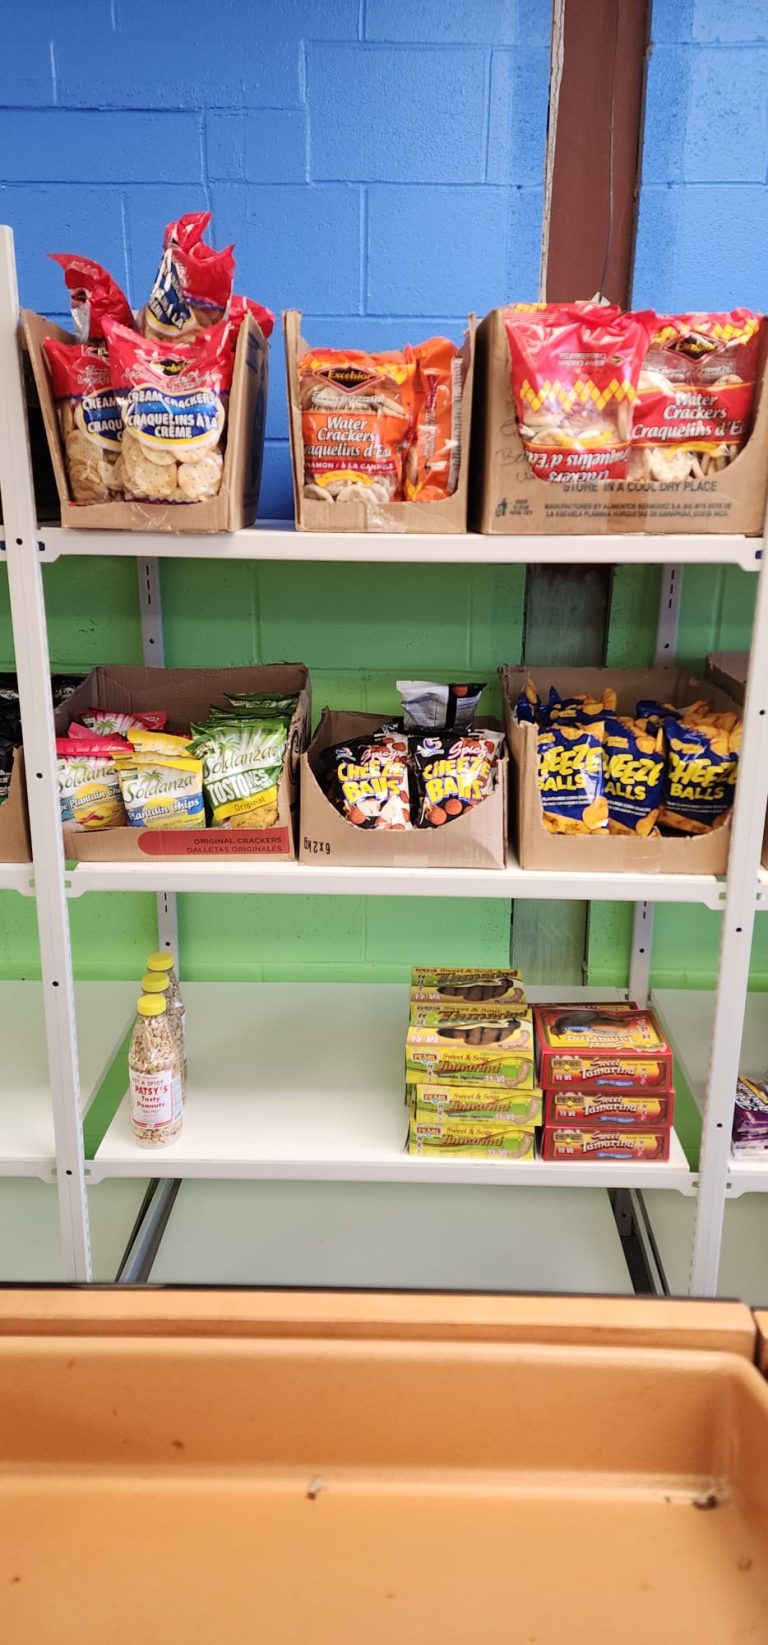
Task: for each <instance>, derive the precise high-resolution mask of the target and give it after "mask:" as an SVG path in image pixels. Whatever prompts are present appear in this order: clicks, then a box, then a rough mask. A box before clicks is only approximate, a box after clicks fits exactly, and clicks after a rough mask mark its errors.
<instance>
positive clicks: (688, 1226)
mask: <svg viewBox="0 0 768 1645" xmlns="http://www.w3.org/2000/svg"><path fill="white" fill-rule="evenodd" d="M643 1203H644V1205H645V1208H646V1211H647V1213H648V1216H649V1218H650V1222H651V1227H652V1229H653V1235H654V1239H655V1241H656V1247H657V1250H658V1252H659V1256H660V1258H661V1264H662V1267H663V1269H664V1273H665V1275H666V1279H667V1283H668V1285H669V1288H670V1291H671V1294H672V1295H673V1296H678V1297H683V1296H687V1294H688V1282H689V1275H690V1269H691V1250H692V1247H693V1226H694V1218H695V1215H696V1202H695V1200H692V1199H686V1198H685V1197H684V1196H683V1195H682V1194H666V1193H645V1194H644V1195H643ZM717 1295H718V1296H719V1297H728V1298H731V1299H733V1300H734V1301H740V1302H746V1303H748V1304H749V1306H750V1307H751V1308H758V1307H765V1305H766V1303H768V1200H765V1199H764V1198H763V1197H762V1196H761V1195H754V1194H748V1195H745V1196H744V1198H743V1199H729V1200H728V1201H727V1203H726V1207H725V1221H724V1224H723V1243H722V1249H721V1253H720V1271H719V1274H718V1280H717Z"/></svg>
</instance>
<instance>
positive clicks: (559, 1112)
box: [544, 1090, 675, 1131]
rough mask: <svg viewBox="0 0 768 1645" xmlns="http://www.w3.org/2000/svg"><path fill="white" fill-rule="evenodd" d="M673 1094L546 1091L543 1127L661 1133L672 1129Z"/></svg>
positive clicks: (657, 1092)
mask: <svg viewBox="0 0 768 1645" xmlns="http://www.w3.org/2000/svg"><path fill="white" fill-rule="evenodd" d="M674 1111H675V1093H674V1091H654V1092H652V1093H651V1092H649V1091H643V1092H641V1093H638V1092H635V1091H598V1092H590V1091H559V1090H555V1091H548V1092H547V1093H546V1096H545V1099H544V1124H545V1125H559V1126H568V1127H574V1126H575V1127H576V1128H577V1129H578V1130H580V1131H584V1130H591V1129H596V1130H602V1129H604V1128H605V1127H611V1126H618V1127H619V1129H620V1130H621V1131H627V1130H629V1129H630V1127H631V1129H632V1130H633V1131H642V1130H649V1131H660V1130H661V1129H662V1128H663V1127H664V1126H665V1125H671V1124H672V1119H673V1116H674Z"/></svg>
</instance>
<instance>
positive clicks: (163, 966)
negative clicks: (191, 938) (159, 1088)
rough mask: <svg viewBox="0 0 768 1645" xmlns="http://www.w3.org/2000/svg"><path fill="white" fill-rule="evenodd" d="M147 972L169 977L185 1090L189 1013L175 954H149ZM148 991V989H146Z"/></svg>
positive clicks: (169, 1001)
mask: <svg viewBox="0 0 768 1645" xmlns="http://www.w3.org/2000/svg"><path fill="white" fill-rule="evenodd" d="M147 972H148V973H152V974H153V975H155V974H156V975H157V976H159V977H167V978H168V1011H169V1014H170V1015H172V1016H173V1018H174V1020H175V1021H176V1022H178V1023H180V1025H181V1026H180V1029H179V1033H180V1038H181V1057H182V1062H183V1074H184V1091H185V1095H186V1086H187V1013H186V1009H185V1006H184V1001H183V999H182V997H181V989H180V988H179V979H178V977H177V975H176V963H175V961H174V957H173V954H166V953H163V952H162V950H160V951H158V953H157V954H148V955H147ZM144 992H145V993H147V989H144Z"/></svg>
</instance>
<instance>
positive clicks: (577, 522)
mask: <svg viewBox="0 0 768 1645" xmlns="http://www.w3.org/2000/svg"><path fill="white" fill-rule="evenodd" d="M504 314H505V310H504V309H503V308H496V309H493V310H492V311H491V313H490V314H487V315H486V317H485V319H484V320H483V321H482V322H481V324H480V325H479V326H478V330H477V362H476V379H475V412H474V427H473V432H472V489H471V493H470V503H469V518H470V524H471V526H472V528H473V530H475V531H481V532H483V533H485V534H486V535H496V534H498V535H505V534H509V535H512V536H517V535H521V534H526V535H527V534H532V535H534V536H550V535H554V536H558V537H559V536H561V535H562V534H563V533H568V534H569V535H571V536H579V535H582V536H596V535H598V536H602V535H604V534H605V533H608V532H630V531H652V532H655V533H656V532H682V533H687V532H691V533H693V532H695V533H696V535H697V536H700V535H702V534H703V533H705V534H710V533H716V532H737V533H739V532H743V533H745V534H746V535H747V536H755V537H759V536H762V531H763V519H764V515H765V505H766V491H767V489H768V395H766V393H765V392H764V388H765V378H766V370H767V362H766V356H767V354H768V327H766V326H765V325H764V326H763V328H762V329H763V334H764V335H763V336H762V338H761V345H760V356H759V366H758V380H757V388H756V396H755V406H756V409H755V416H754V422H753V427H752V433H751V435H750V437H749V439H748V441H747V443H746V445H745V447H744V449H743V450H742V451H741V452H740V453H739V455H738V457H736V458H735V460H734V461H733V462H732V463H731V464H730V465H729V467H728V468H725V469H723V470H722V471H721V472H720V473H719V474H713V475H709V476H708V477H707V478H706V479H705V480H686V481H678V482H676V483H675V482H665V483H663V484H662V483H660V482H658V481H646V480H615V481H602V482H598V483H590V482H588V481H584V482H583V483H581V484H575V485H563V484H557V483H556V482H553V481H547V480H540V479H538V478H537V477H536V475H535V474H534V473H533V470H532V469H531V467H530V464H529V462H528V458H527V457H526V455H525V452H524V450H523V446H522V443H521V440H520V435H519V433H518V427H517V415H516V412H515V403H514V399H513V395H512V379H511V372H510V363H509V346H508V343H507V334H506V329H505V325H504ZM578 557H579V556H578V546H577V545H574V560H575V561H578Z"/></svg>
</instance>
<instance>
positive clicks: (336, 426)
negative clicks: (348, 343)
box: [298, 348, 416, 506]
mask: <svg viewBox="0 0 768 1645" xmlns="http://www.w3.org/2000/svg"><path fill="white" fill-rule="evenodd" d="M415 376H416V361H415V360H409V359H406V356H405V354H404V353H397V352H392V353H389V354H366V353H364V352H362V351H361V350H357V349H333V348H326V349H310V350H308V351H307V353H306V354H303V355H302V356H301V358H300V359H299V362H298V377H299V399H300V402H301V428H302V438H303V444H304V495H305V497H315V498H317V499H320V500H322V501H323V502H351V501H360V502H364V503H368V504H372V505H374V506H375V504H376V503H388V502H392V501H394V500H395V499H397V498H399V497H400V496H401V495H402V479H403V462H404V456H405V451H406V448H407V446H408V443H409V440H410V434H411V427H412V423H413V413H414V380H415Z"/></svg>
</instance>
